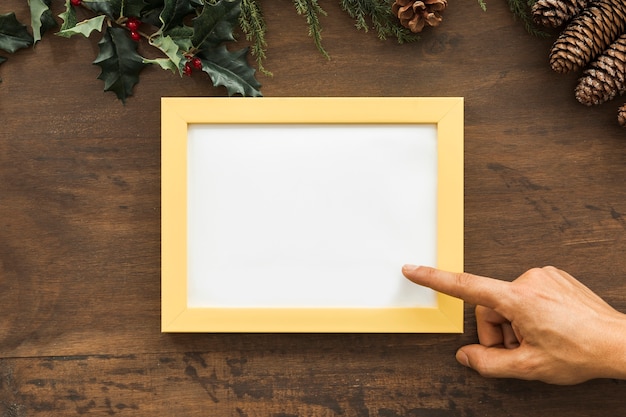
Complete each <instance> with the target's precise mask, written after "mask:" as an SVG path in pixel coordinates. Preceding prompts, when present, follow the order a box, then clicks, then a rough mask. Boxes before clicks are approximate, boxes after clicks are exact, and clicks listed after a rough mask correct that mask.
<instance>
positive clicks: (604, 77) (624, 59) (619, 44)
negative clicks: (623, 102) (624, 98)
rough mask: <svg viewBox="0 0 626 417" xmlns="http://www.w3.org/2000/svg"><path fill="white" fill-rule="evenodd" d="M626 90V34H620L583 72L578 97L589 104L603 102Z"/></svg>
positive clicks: (577, 90)
mask: <svg viewBox="0 0 626 417" xmlns="http://www.w3.org/2000/svg"><path fill="white" fill-rule="evenodd" d="M624 92H626V34H623V35H622V36H620V37H619V38H618V39H617V40H616V41H615V42H613V43H612V44H611V45H610V46H609V47H608V49H607V50H606V51H604V52H603V53H602V55H600V56H599V57H598V59H596V60H595V61H593V62H592V63H591V65H590V67H589V68H588V69H586V70H585V72H583V77H582V78H581V79H580V80H579V81H578V85H577V86H576V90H575V93H576V99H577V100H578V101H579V102H581V103H582V104H585V105H587V106H591V105H595V104H601V103H604V102H606V101H609V100H611V99H613V98H615V97H616V96H617V95H618V94H619V95H622V94H624Z"/></svg>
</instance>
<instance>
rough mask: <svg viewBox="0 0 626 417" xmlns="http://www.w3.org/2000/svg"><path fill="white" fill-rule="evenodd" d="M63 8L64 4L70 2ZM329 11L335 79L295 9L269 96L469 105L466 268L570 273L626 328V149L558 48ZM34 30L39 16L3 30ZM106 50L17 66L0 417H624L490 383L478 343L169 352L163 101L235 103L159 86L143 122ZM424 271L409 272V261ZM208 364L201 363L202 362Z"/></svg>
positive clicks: (11, 79) (589, 397)
mask: <svg viewBox="0 0 626 417" xmlns="http://www.w3.org/2000/svg"><path fill="white" fill-rule="evenodd" d="M55 7H57V8H59V7H60V5H59V4H58V3H55ZM324 7H325V8H326V9H327V11H328V17H324V18H323V19H322V24H323V27H324V32H323V36H324V44H325V46H326V48H327V50H328V52H329V53H330V54H331V60H330V61H327V60H325V59H324V58H323V57H322V56H321V55H320V54H319V53H318V52H317V51H316V50H315V47H314V46H313V43H312V41H311V39H310V38H309V37H308V36H307V29H306V26H305V24H304V19H303V18H302V17H301V16H297V14H296V13H295V11H294V9H293V4H292V2H291V1H288V0H276V1H264V2H263V8H264V11H265V14H266V17H267V21H268V27H269V33H268V43H269V49H268V59H267V62H266V66H267V67H268V69H269V70H271V71H273V72H274V76H273V77H266V76H263V75H260V76H259V79H260V80H261V82H262V83H263V89H262V91H263V92H264V94H265V95H266V96H315V95H320V96H463V97H465V100H466V101H465V103H466V104H465V110H466V129H465V139H466V145H465V155H466V158H465V173H466V180H465V192H466V197H465V204H466V215H465V241H466V244H465V251H466V269H467V270H468V271H472V272H477V273H481V274H488V275H493V276H496V277H500V278H502V279H513V278H515V276H516V275H517V274H519V273H521V272H523V271H524V270H525V269H527V268H529V267H532V266H538V265H544V264H556V265H557V266H560V267H562V268H565V269H567V270H569V271H570V272H572V273H573V274H574V275H576V276H578V277H579V278H580V279H581V280H582V281H584V282H585V283H586V284H587V285H589V286H590V287H591V288H592V289H594V290H595V291H597V292H598V293H599V294H600V295H601V296H603V297H604V298H606V299H607V300H608V301H609V302H610V303H611V304H612V305H614V306H615V307H617V308H618V309H620V310H622V311H626V283H625V280H624V271H625V270H626V257H624V256H623V253H624V234H625V229H626V220H625V217H624V216H625V215H626V189H625V188H624V185H623V184H624V178H626V140H625V139H626V130H623V129H622V128H619V127H618V126H617V125H616V122H615V114H616V110H617V107H618V105H619V104H621V101H620V100H617V101H616V102H613V103H607V104H605V105H603V106H600V107H598V108H586V107H584V106H582V105H580V104H578V103H577V102H576V101H575V99H574V97H573V88H574V85H575V82H576V75H575V74H570V75H567V76H563V75H558V74H555V73H553V72H552V71H551V70H550V68H549V66H548V62H547V54H548V48H549V46H550V43H551V40H550V39H548V40H537V39H534V38H532V37H530V36H529V35H527V34H526V33H525V31H524V29H523V28H522V25H521V24H520V23H519V22H516V21H514V20H513V18H512V16H511V14H510V12H509V11H508V6H507V5H506V2H489V3H488V11H487V12H482V11H481V10H480V9H479V7H478V6H477V4H475V2H472V1H469V2H456V3H451V4H450V6H449V9H448V10H447V11H446V14H445V16H444V17H445V20H444V25H443V26H441V27H440V28H438V29H436V30H435V31H430V32H428V33H426V34H424V36H423V39H422V40H421V41H420V42H419V43H416V44H411V45H397V44H396V43H394V41H392V40H387V41H380V40H378V39H377V38H376V35H375V34H374V33H363V32H358V31H357V30H356V29H354V28H353V22H352V21H351V19H350V18H349V17H348V16H347V15H346V14H345V13H343V12H342V11H341V10H340V8H339V6H338V5H337V4H334V3H332V2H328V4H325V5H324ZM12 10H16V11H17V12H18V14H19V15H20V16H27V6H26V2H23V1H19V0H9V1H5V2H2V5H0V13H4V12H7V11H12ZM96 54H97V46H96V42H95V41H93V40H87V39H82V38H76V39H70V40H67V39H62V38H57V37H53V36H47V37H46V38H45V39H44V41H43V42H41V43H40V44H38V45H37V47H36V48H35V49H34V50H24V51H20V52H19V53H18V54H16V55H15V56H11V57H10V60H9V61H8V62H7V63H5V64H3V65H2V66H0V76H1V77H2V78H3V80H4V82H3V83H2V84H0V121H1V122H2V129H0V305H1V306H2V307H1V308H2V310H1V312H2V319H1V320H0V358H1V359H0V416H2V417H5V416H6V417H8V416H11V417H14V416H20V417H22V416H43V415H74V414H87V415H104V414H115V413H127V414H131V415H137V416H142V415H155V414H156V415H163V416H169V415H185V416H196V415H197V416H200V415H220V416H222V415H224V416H231V415H232V416H256V415H263V416H265V415H277V416H278V415H283V416H288V415H301V416H307V415H327V416H333V415H345V416H363V415H370V416H382V417H391V416H478V415H481V416H491V415H493V416H496V415H497V416H501V415H511V416H518V415H519V416H522V415H523V416H526V415H547V414H549V413H552V414H554V413H556V414H557V415H561V414H563V415H571V416H586V415H592V414H595V413H596V411H597V410H599V409H602V410H603V411H602V412H603V413H604V414H607V415H612V414H619V413H620V412H621V409H622V408H623V407H622V402H623V400H622V398H623V391H624V384H623V383H622V382H614V381H595V382H591V383H587V384H583V385H581V386H578V387H569V388H563V387H551V386H547V385H544V384H538V383H528V382H521V381H509V380H503V381H493V380H486V379H483V378H480V377H479V376H477V375H475V374H474V373H473V372H471V371H468V370H466V369H464V368H462V367H460V366H459V365H457V364H456V362H455V361H454V351H455V350H456V348H457V347H458V346H460V345H462V344H465V343H472V342H474V341H475V340H476V335H475V329H474V328H473V312H472V307H471V306H467V309H466V311H467V314H466V328H467V330H466V333H465V334H463V335H358V334H357V335H316V334H314V335H306V334H305V335H264V334H258V335H257V334H242V335H239V334H214V335H211V334H199V335H186V334H182V335H163V334H161V333H160V331H159V324H160V323H159V321H160V313H159V309H160V287H159V284H160V281H159V280H160V265H159V263H160V184H159V181H160V156H161V155H160V113H159V111H160V110H159V105H160V97H162V96H202V95H224V94H225V92H224V91H223V90H222V89H219V88H218V89H216V88H212V87H210V86H209V84H208V82H207V81H206V80H204V79H202V77H198V76H194V77H193V78H192V79H188V78H184V79H181V78H179V77H177V76H175V75H173V74H171V73H166V72H164V71H161V70H158V69H148V70H146V71H145V73H144V74H143V75H142V80H141V82H140V84H139V85H138V86H137V88H136V90H135V95H134V96H133V97H132V98H130V99H129V100H128V101H127V103H126V105H122V104H121V103H119V102H118V101H117V99H116V98H115V97H114V95H112V94H110V93H106V94H105V93H103V92H102V91H101V89H102V85H101V82H100V81H99V80H97V79H96V77H97V75H98V73H99V71H98V67H96V66H93V65H91V61H93V59H94V58H95V56H96ZM407 261H410V260H407ZM189 352H193V353H189Z"/></svg>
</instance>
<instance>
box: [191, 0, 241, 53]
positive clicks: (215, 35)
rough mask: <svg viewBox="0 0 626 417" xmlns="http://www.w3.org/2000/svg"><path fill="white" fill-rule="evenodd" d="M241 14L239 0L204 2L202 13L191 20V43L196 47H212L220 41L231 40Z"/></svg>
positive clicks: (233, 38)
mask: <svg viewBox="0 0 626 417" xmlns="http://www.w3.org/2000/svg"><path fill="white" fill-rule="evenodd" d="M240 14H241V0H220V1H218V2H217V3H216V4H214V5H213V4H209V3H207V4H205V5H204V8H203V9H202V13H200V15H199V16H198V17H197V18H195V19H194V20H193V31H194V33H193V37H192V38H191V43H192V44H193V46H195V47H196V48H198V49H206V48H214V47H216V46H218V45H219V44H221V43H222V42H227V41H233V40H235V37H234V36H233V28H234V27H235V25H236V24H237V22H238V19H239V15H240Z"/></svg>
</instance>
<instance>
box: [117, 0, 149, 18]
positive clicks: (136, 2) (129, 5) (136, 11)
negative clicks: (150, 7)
mask: <svg viewBox="0 0 626 417" xmlns="http://www.w3.org/2000/svg"><path fill="white" fill-rule="evenodd" d="M115 1H120V2H121V6H120V15H124V16H135V17H139V16H141V13H142V11H143V10H144V8H145V7H146V2H145V1H144V0H132V1H131V0H125V1H124V0H115Z"/></svg>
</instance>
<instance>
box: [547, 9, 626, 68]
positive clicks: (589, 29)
mask: <svg viewBox="0 0 626 417" xmlns="http://www.w3.org/2000/svg"><path fill="white" fill-rule="evenodd" d="M625 29H626V2H624V0H595V1H592V2H591V3H589V6H588V7H587V8H585V9H583V11H582V12H581V13H580V14H579V15H577V16H576V17H575V18H574V19H572V21H571V22H570V23H569V24H568V25H567V27H566V28H565V30H564V31H563V32H562V33H561V34H560V35H559V37H558V39H557V40H556V42H555V43H554V45H553V46H552V50H551V51H550V65H551V67H552V69H553V70H554V71H556V72H561V73H565V72H569V71H578V70H580V69H581V68H583V67H584V66H585V65H587V64H588V63H589V62H590V61H591V60H592V59H594V58H595V57H596V56H598V55H599V54H600V53H602V51H604V50H605V49H606V48H607V47H608V46H609V45H610V44H611V43H612V42H613V41H615V39H617V37H618V36H619V35H621V34H622V33H624V32H625V31H626V30H625Z"/></svg>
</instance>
